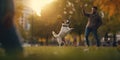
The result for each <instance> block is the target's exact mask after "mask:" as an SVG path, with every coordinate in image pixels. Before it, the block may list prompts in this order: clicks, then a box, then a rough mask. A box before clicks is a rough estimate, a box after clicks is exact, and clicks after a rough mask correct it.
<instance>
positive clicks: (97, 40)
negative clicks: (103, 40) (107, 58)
mask: <svg viewBox="0 0 120 60" xmlns="http://www.w3.org/2000/svg"><path fill="white" fill-rule="evenodd" d="M92 32H93V35H94V37H95V39H96V42H97V46H98V47H99V46H100V40H99V37H98V34H97V30H93V31H92Z"/></svg>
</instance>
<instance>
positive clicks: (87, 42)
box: [85, 28, 91, 46]
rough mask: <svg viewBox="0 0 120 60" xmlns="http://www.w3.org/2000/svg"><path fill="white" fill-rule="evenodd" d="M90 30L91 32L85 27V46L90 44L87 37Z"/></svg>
mask: <svg viewBox="0 0 120 60" xmlns="http://www.w3.org/2000/svg"><path fill="white" fill-rule="evenodd" d="M90 32H91V30H90V29H89V28H86V29H85V40H86V44H87V46H90V43H89V39H88V38H89V34H90Z"/></svg>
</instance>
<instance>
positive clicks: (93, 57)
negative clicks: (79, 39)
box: [0, 46, 120, 60]
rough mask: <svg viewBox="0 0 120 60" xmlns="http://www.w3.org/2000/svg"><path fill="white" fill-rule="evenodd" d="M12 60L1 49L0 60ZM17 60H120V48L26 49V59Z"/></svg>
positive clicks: (44, 47)
mask: <svg viewBox="0 0 120 60" xmlns="http://www.w3.org/2000/svg"><path fill="white" fill-rule="evenodd" d="M11 59H12V58H11ZM11 59H9V57H5V56H4V53H3V51H2V49H0V60H11ZM13 59H14V57H13ZM14 60H16V59H14ZM17 60H120V47H99V48H98V47H95V46H93V47H89V48H86V47H73V46H70V47H66V46H63V47H56V46H40V47H25V48H24V57H21V58H20V59H17Z"/></svg>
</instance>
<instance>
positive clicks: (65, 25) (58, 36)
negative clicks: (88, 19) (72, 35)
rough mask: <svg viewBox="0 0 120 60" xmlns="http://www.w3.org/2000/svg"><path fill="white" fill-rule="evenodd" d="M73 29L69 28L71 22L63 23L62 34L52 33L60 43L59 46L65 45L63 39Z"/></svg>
mask: <svg viewBox="0 0 120 60" xmlns="http://www.w3.org/2000/svg"><path fill="white" fill-rule="evenodd" d="M72 29H73V28H70V27H69V20H67V21H65V22H63V23H62V26H61V29H60V32H59V33H58V34H56V33H55V31H52V34H53V36H54V37H55V39H56V40H57V42H58V45H59V46H61V45H62V43H65V42H64V41H63V40H62V39H63V38H64V37H65V36H66V35H67V34H68V33H69V32H70V31H71V30H72Z"/></svg>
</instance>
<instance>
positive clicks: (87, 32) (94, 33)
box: [85, 28, 100, 47]
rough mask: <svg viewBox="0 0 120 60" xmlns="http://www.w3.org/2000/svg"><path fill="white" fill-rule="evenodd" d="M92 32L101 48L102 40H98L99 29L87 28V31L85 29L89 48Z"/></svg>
mask: <svg viewBox="0 0 120 60" xmlns="http://www.w3.org/2000/svg"><path fill="white" fill-rule="evenodd" d="M90 32H92V33H93V35H94V38H95V39H96V42H97V46H98V47H99V46H100V40H99V38H98V34H97V29H92V28H86V29H85V39H86V44H87V45H88V46H90V43H89V39H88V38H89V34H90Z"/></svg>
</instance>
